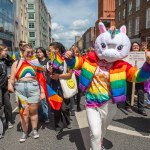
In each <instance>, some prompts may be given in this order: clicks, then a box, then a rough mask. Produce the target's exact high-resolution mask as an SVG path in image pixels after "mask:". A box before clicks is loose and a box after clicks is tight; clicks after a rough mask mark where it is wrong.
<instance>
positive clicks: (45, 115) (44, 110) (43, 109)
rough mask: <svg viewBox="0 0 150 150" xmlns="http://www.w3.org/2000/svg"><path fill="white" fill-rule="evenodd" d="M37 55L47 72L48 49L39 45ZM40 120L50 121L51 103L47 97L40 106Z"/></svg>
mask: <svg viewBox="0 0 150 150" xmlns="http://www.w3.org/2000/svg"><path fill="white" fill-rule="evenodd" d="M36 56H37V58H38V60H39V62H40V64H41V65H42V66H43V67H44V70H45V72H46V65H47V62H48V61H49V59H48V57H47V54H46V50H45V49H44V48H43V47H39V48H37V50H36ZM39 120H40V121H41V122H45V123H49V122H50V120H49V105H48V103H47V100H46V98H45V99H43V100H41V101H40V106H39Z"/></svg>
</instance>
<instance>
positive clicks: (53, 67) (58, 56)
mask: <svg viewBox="0 0 150 150" xmlns="http://www.w3.org/2000/svg"><path fill="white" fill-rule="evenodd" d="M49 50H50V53H52V54H54V55H55V57H51V58H54V60H52V59H51V61H50V62H49V63H48V64H47V70H48V72H49V76H50V80H49V85H50V86H51V88H52V89H53V90H54V91H55V92H56V93H57V94H58V95H59V96H60V97H61V98H63V92H62V88H61V84H60V81H59V79H69V78H71V76H72V70H71V69H69V68H67V73H65V74H64V73H63V69H64V59H63V57H62V56H63V54H64V53H65V51H66V50H65V47H64V46H63V45H62V44H61V43H59V42H53V43H51V44H50V45H49ZM52 54H51V55H52ZM56 99H57V98H56ZM54 105H55V104H54V103H53V106H54ZM52 108H55V107H52ZM63 118H65V121H66V124H67V128H68V129H71V128H72V127H71V123H70V99H65V98H63V102H62V106H60V105H59V108H58V109H54V121H55V129H56V135H59V134H60V133H61V132H62V131H63V127H64V125H63Z"/></svg>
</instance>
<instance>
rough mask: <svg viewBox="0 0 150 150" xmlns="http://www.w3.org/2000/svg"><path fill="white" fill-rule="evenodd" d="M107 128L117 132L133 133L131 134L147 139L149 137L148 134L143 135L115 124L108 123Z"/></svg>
mask: <svg viewBox="0 0 150 150" xmlns="http://www.w3.org/2000/svg"><path fill="white" fill-rule="evenodd" d="M107 129H108V130H111V131H115V132H119V133H124V134H127V135H133V136H138V137H143V138H148V139H149V138H150V135H149V136H143V135H142V134H141V133H139V132H137V131H132V130H128V129H124V128H120V127H116V126H111V125H110V126H109V127H108V128H107Z"/></svg>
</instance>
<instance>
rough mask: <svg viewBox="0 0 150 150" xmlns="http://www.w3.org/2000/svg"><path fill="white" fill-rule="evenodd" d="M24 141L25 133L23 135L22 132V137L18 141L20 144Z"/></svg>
mask: <svg viewBox="0 0 150 150" xmlns="http://www.w3.org/2000/svg"><path fill="white" fill-rule="evenodd" d="M26 139H27V133H24V132H23V134H22V137H21V138H20V140H19V141H20V143H22V142H25V141H26Z"/></svg>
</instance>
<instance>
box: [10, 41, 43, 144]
mask: <svg viewBox="0 0 150 150" xmlns="http://www.w3.org/2000/svg"><path fill="white" fill-rule="evenodd" d="M32 55H33V49H32V47H31V46H30V45H28V44H26V45H24V46H23V48H22V56H23V57H22V58H21V59H20V60H18V61H16V62H14V63H13V65H12V68H11V76H10V79H9V83H8V89H9V91H10V92H14V90H16V96H17V98H18V99H17V101H18V105H19V110H20V121H21V126H22V129H23V135H22V137H21V138H20V142H25V140H26V138H27V136H28V124H29V117H30V120H31V125H32V134H33V138H34V139H36V138H39V134H38V132H37V125H38V105H39V101H40V99H44V98H45V93H44V90H43V88H42V87H41V86H40V85H39V81H38V78H37V74H36V70H35V69H34V67H33V65H31V64H30V60H31V58H32Z"/></svg>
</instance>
